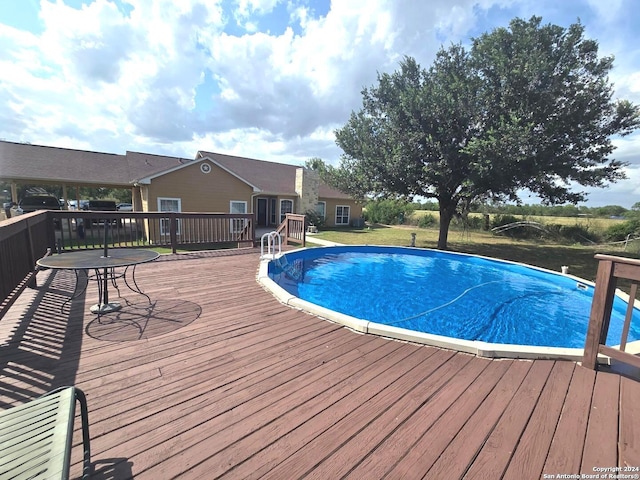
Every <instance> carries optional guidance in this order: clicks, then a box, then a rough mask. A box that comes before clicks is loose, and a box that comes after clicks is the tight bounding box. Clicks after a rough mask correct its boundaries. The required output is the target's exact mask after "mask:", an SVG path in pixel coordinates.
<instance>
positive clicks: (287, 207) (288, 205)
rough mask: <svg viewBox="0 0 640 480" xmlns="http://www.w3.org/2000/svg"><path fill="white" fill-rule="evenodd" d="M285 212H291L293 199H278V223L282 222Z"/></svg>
mask: <svg viewBox="0 0 640 480" xmlns="http://www.w3.org/2000/svg"><path fill="white" fill-rule="evenodd" d="M287 213H293V200H280V223H282V222H284V219H285V217H286V216H287Z"/></svg>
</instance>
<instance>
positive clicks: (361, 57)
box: [0, 0, 640, 208]
mask: <svg viewBox="0 0 640 480" xmlns="http://www.w3.org/2000/svg"><path fill="white" fill-rule="evenodd" d="M532 15H537V16H541V17H542V20H543V23H544V24H547V23H553V24H557V25H560V26H563V27H568V26H569V25H570V24H572V23H575V22H577V21H578V20H579V21H580V22H581V23H582V24H583V25H584V26H585V34H586V37H588V38H592V39H595V40H597V41H598V43H599V47H600V50H599V53H600V56H605V55H614V56H615V63H614V69H613V70H612V72H611V75H610V80H611V82H612V83H613V84H614V88H615V94H614V96H615V97H616V98H625V99H628V100H631V101H632V102H634V103H638V104H640V42H639V41H638V35H639V33H638V32H640V9H638V8H637V2H636V0H428V1H427V0H387V1H384V0H335V1H330V0H40V1H38V0H3V1H2V2H1V3H0V139H1V140H7V141H12V142H28V143H32V144H37V145H48V146H56V147H63V148H73V149H80V150H92V151H99V152H109V153H119V154H123V153H125V152H126V151H137V152H145V153H154V154H159V155H172V156H178V157H185V158H194V157H195V155H196V152H197V151H198V150H205V151H212V152H218V153H226V154H231V155H238V156H244V157H250V158H257V159H262V160H271V161H276V162H281V163H289V164H295V165H303V164H304V162H305V161H306V160H308V159H309V158H312V157H320V158H322V159H323V160H324V161H325V162H328V163H330V164H333V165H337V164H338V161H339V157H340V154H341V150H340V148H339V147H338V146H337V145H336V143H335V135H334V131H335V130H336V129H337V128H340V127H341V126H343V125H344V124H345V123H346V122H347V121H348V119H349V115H350V113H351V112H352V111H354V110H359V109H360V108H361V107H362V95H361V91H362V89H363V87H370V86H373V85H375V83H376V80H377V75H378V73H383V72H389V73H391V72H393V71H396V70H397V69H398V68H399V62H400V60H401V59H402V58H403V57H404V56H412V57H414V58H415V59H416V60H417V61H418V63H420V64H421V65H422V66H423V67H425V68H427V67H429V66H430V65H431V63H432V62H433V59H434V56H435V53H436V52H437V50H438V49H439V48H440V47H441V46H445V47H446V46H449V45H451V44H452V43H458V42H462V43H463V44H465V45H468V44H469V43H470V41H471V39H472V38H473V37H477V36H479V35H481V34H482V33H484V32H489V31H491V30H493V29H495V28H498V27H506V26H508V23H509V21H510V20H511V19H513V18H515V17H520V18H524V19H529V18H530V17H531V16H532ZM614 144H615V145H616V147H617V149H616V150H615V151H614V154H613V157H614V158H616V159H618V160H622V161H625V162H628V163H629V164H630V165H629V166H628V167H627V168H626V174H627V176H628V179H627V180H624V181H620V182H618V183H616V184H612V185H610V186H609V187H607V188H606V189H593V190H588V192H589V200H588V202H587V203H586V205H588V206H602V205H622V206H624V207H627V208H629V207H630V206H631V205H633V204H634V203H636V202H640V132H638V133H634V134H632V135H630V136H627V137H624V138H616V139H614ZM522 201H523V202H524V203H538V200H537V199H536V198H535V197H533V198H532V197H528V196H526V195H525V196H523V198H522Z"/></svg>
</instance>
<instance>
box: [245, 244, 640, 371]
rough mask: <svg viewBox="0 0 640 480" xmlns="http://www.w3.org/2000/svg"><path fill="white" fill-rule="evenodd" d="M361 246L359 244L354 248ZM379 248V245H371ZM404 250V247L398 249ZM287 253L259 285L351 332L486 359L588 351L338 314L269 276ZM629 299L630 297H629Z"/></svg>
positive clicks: (632, 346)
mask: <svg viewBox="0 0 640 480" xmlns="http://www.w3.org/2000/svg"><path fill="white" fill-rule="evenodd" d="M355 246H358V245H354V247H355ZM367 246H370V247H371V246H373V247H377V246H378V245H367ZM380 247H385V248H394V247H390V246H388V245H380ZM312 248H321V249H325V248H331V247H312ZM395 248H400V247H395ZM402 248H407V249H412V247H402ZM414 249H415V250H424V249H419V248H414ZM300 250H306V248H301V249H297V250H289V251H287V252H286V253H294V252H296V251H300ZM447 253H451V254H456V255H461V256H471V257H477V258H485V259H488V260H499V261H501V262H505V263H511V264H514V265H520V266H523V267H528V268H533V269H535V270H540V271H543V272H550V273H555V274H560V273H559V272H556V271H553V270H548V269H545V268H540V267H536V266H533V265H527V264H525V263H520V262H512V261H509V260H501V259H496V258H491V257H485V256H482V255H473V254H466V253H464V254H463V253H457V252H447ZM284 254H285V253H284V252H283V253H281V254H278V255H274V256H268V258H262V259H261V260H260V266H259V269H258V275H257V280H258V282H259V283H260V284H261V285H262V286H263V287H264V288H265V289H266V290H267V291H269V292H271V293H272V294H273V295H274V296H275V297H276V298H277V299H278V300H279V301H280V302H281V303H283V304H285V305H289V306H291V307H293V308H297V309H299V310H302V311H304V312H307V313H310V314H312V315H316V316H318V317H321V318H323V319H325V320H329V321H331V322H334V323H338V324H340V325H344V326H345V327H347V328H350V329H351V330H354V331H356V332H360V333H369V334H372V335H378V336H381V337H386V338H391V339H395V340H403V341H407V342H413V343H420V344H423V345H430V346H433V347H440V348H447V349H450V350H457V351H459V352H465V353H470V354H473V355H477V356H478V357H485V358H521V359H531V360H536V359H551V360H571V361H575V362H581V361H582V357H583V356H584V349H582V348H560V347H536V346H530V345H515V344H502V343H488V342H482V341H478V340H463V339H460V338H454V337H445V336H442V335H434V334H430V333H423V332H416V331H414V330H408V329H405V328H399V327H394V326H391V325H384V324H380V323H375V322H370V321H368V320H363V319H360V318H356V317H352V316H350V315H346V314H344V313H340V312H336V311H334V310H330V309H328V308H325V307H321V306H320V305H316V304H315V303H311V302H308V301H306V300H302V299H301V298H298V297H296V296H295V295H293V294H291V293H289V292H287V291H286V290H285V289H284V288H282V287H281V286H280V285H278V284H277V283H276V282H274V281H273V280H272V279H271V278H270V277H269V263H270V262H271V261H273V260H275V259H277V258H279V257H280V256H282V255H284ZM561 275H564V276H566V277H569V278H572V279H574V280H576V282H580V283H584V284H585V285H589V286H595V283H594V282H590V281H588V280H585V279H583V278H580V277H576V276H574V275H571V274H570V273H569V274H561ZM618 293H619V296H620V297H622V298H623V299H624V300H625V301H627V302H628V300H629V296H628V295H626V294H624V292H621V291H619V292H618ZM625 297H626V298H625ZM635 303H636V306H639V305H638V304H639V303H640V302H639V301H637V300H636V302H635ZM636 349H637V350H638V351H640V341H637V342H630V343H629V344H628V345H627V351H631V350H634V351H635V350H636ZM598 362H599V363H603V364H609V363H610V359H609V358H608V357H605V356H603V355H599V356H598Z"/></svg>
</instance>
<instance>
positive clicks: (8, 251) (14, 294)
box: [0, 212, 55, 318]
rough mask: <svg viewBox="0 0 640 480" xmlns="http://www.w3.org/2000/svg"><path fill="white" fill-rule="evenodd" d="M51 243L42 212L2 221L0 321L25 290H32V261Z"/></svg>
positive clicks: (48, 224)
mask: <svg viewBox="0 0 640 480" xmlns="http://www.w3.org/2000/svg"><path fill="white" fill-rule="evenodd" d="M54 243H55V239H54V236H53V222H52V219H50V218H49V217H48V216H47V215H46V213H45V212H34V213H30V214H27V215H23V216H21V217H17V218H11V219H9V220H5V221H4V222H2V224H1V225H0V318H2V317H3V316H4V315H5V314H6V312H7V311H8V310H9V307H11V305H12V304H13V303H14V302H15V300H16V299H17V298H18V296H19V295H20V293H21V292H22V291H23V290H24V289H25V288H27V286H30V285H31V286H35V275H36V260H38V259H39V258H41V257H43V256H44V255H45V254H46V253H47V248H48V247H49V246H50V245H53V244H54Z"/></svg>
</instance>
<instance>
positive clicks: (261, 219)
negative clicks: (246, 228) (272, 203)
mask: <svg viewBox="0 0 640 480" xmlns="http://www.w3.org/2000/svg"><path fill="white" fill-rule="evenodd" d="M257 221H258V226H259V227H266V226H267V199H266V198H259V199H258V218H257Z"/></svg>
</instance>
